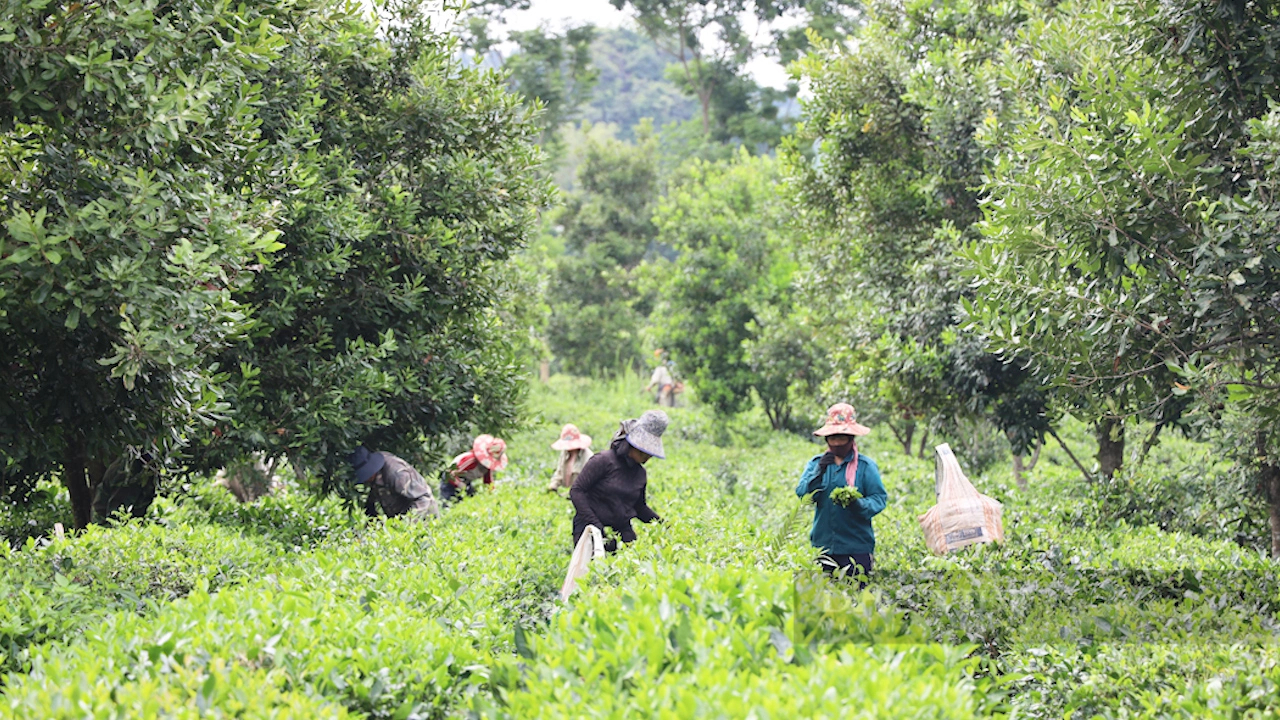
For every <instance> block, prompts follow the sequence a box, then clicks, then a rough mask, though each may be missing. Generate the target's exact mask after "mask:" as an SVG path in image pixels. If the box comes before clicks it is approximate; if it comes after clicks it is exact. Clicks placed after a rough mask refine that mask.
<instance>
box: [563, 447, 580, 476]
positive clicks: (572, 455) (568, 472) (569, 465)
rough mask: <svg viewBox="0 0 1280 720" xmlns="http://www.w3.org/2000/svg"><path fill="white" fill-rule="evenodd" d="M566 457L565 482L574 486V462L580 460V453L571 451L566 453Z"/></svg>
mask: <svg viewBox="0 0 1280 720" xmlns="http://www.w3.org/2000/svg"><path fill="white" fill-rule="evenodd" d="M564 455H565V458H564V481H565V482H567V483H569V484H570V485H572V484H573V461H574V460H576V459H577V458H578V451H577V450H570V451H568V452H566V453H565V454H564Z"/></svg>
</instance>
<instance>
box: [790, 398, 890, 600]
mask: <svg viewBox="0 0 1280 720" xmlns="http://www.w3.org/2000/svg"><path fill="white" fill-rule="evenodd" d="M869 432H871V430H870V429H869V428H867V427H866V426H865V425H861V424H859V423H858V414H857V413H856V412H855V411H854V409H853V406H851V405H848V404H846V403H836V404H835V405H832V406H831V407H830V408H827V422H826V424H825V425H823V426H822V427H820V428H818V429H817V430H815V431H814V433H813V434H814V435H816V436H818V437H825V438H826V440H827V452H825V453H823V454H821V455H815V456H814V457H813V459H812V460H810V461H809V464H808V465H806V466H805V468H804V473H802V474H801V476H800V484H799V485H797V486H796V495H799V496H801V497H804V496H805V495H808V494H809V493H813V501H814V508H813V529H812V530H810V532H809V541H810V542H812V543H813V546H814V547H816V548H818V549H819V550H821V551H822V555H821V556H820V557H819V558H818V562H819V563H820V564H821V565H822V567H823V569H824V570H826V571H827V572H828V573H836V572H839V573H841V574H844V575H847V576H850V577H853V576H862V578H863V580H861V581H860V584H859V587H863V586H865V585H866V580H865V578H867V577H869V576H870V575H871V569H872V566H873V564H874V562H875V550H876V535H875V531H874V530H873V529H872V527H871V518H873V517H875V516H876V515H878V514H879V513H880V512H881V511H882V510H884V508H885V504H886V503H887V502H888V499H889V494H888V493H887V492H885V489H884V484H883V483H881V482H880V468H879V467H877V466H876V463H875V461H874V460H872V459H871V458H869V457H867V456H865V455H861V454H860V453H859V452H858V445H857V441H856V438H857V437H859V436H862V435H866V434H867V433H869ZM839 488H853V489H855V490H856V491H857V493H856V494H855V497H853V498H848V497H847V496H846V497H845V498H841V497H840V495H842V494H845V491H842V492H841V493H838V494H837V497H836V498H835V499H833V498H832V493H833V492H835V491H836V490H837V489H839ZM858 495H860V497H857V496H858Z"/></svg>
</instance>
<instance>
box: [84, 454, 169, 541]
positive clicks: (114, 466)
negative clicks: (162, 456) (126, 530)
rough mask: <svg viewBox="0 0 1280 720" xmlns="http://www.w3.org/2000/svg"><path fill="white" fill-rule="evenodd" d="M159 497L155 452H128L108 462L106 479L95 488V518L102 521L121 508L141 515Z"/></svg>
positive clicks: (103, 477)
mask: <svg viewBox="0 0 1280 720" xmlns="http://www.w3.org/2000/svg"><path fill="white" fill-rule="evenodd" d="M155 499H156V468H155V467H153V465H152V463H151V455H149V454H147V453H143V454H142V455H141V456H140V457H129V456H128V455H126V456H124V457H121V458H119V459H117V460H116V461H115V462H113V463H111V464H110V465H108V466H107V470H106V472H104V473H103V474H102V480H101V482H99V483H98V485H97V486H96V487H94V489H93V511H92V512H93V514H92V518H93V522H95V523H98V524H102V523H104V522H106V521H107V520H109V519H110V518H111V516H112V515H114V514H115V513H116V511H118V510H123V511H125V512H127V513H128V514H129V515H130V516H132V517H136V518H140V517H143V516H145V515H146V514H147V509H148V508H150V507H151V503H152V502H153V501H154V500H155Z"/></svg>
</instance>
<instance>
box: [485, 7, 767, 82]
mask: <svg viewBox="0 0 1280 720" xmlns="http://www.w3.org/2000/svg"><path fill="white" fill-rule="evenodd" d="M505 20H506V27H507V29H509V30H529V29H532V28H535V27H537V26H538V25H539V24H541V23H546V24H547V25H549V26H550V27H552V28H555V29H560V28H563V27H565V26H573V25H585V24H587V23H590V24H592V25H598V26H600V27H610V28H614V27H619V26H622V25H626V24H628V23H630V22H631V15H630V14H629V13H625V12H622V11H620V10H615V9H614V7H613V6H612V5H610V4H609V0H533V3H532V5H531V6H530V8H529V9H528V10H520V11H515V10H513V11H510V12H507V13H506V17H505ZM743 22H744V26H745V29H746V30H747V32H749V33H750V32H754V31H755V30H756V23H755V18H753V17H744V18H743ZM747 72H748V73H750V74H751V76H752V77H753V78H755V80H756V82H758V83H760V84H761V85H769V86H771V87H775V88H778V89H782V88H785V87H786V85H787V71H786V70H784V69H783V67H782V66H781V65H779V64H778V63H777V62H775V61H774V60H772V59H770V58H765V57H757V58H755V59H753V60H752V61H751V62H750V63H748V64H747Z"/></svg>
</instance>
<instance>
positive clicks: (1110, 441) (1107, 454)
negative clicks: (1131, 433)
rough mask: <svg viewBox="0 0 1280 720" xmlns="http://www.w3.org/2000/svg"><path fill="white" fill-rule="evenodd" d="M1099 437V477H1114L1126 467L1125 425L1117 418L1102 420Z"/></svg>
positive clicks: (1098, 425)
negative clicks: (1122, 467) (1117, 471)
mask: <svg viewBox="0 0 1280 720" xmlns="http://www.w3.org/2000/svg"><path fill="white" fill-rule="evenodd" d="M1096 431H1097V436H1098V476H1099V477H1104V478H1110V477H1113V476H1114V475H1115V474H1116V470H1119V469H1120V468H1121V466H1123V465H1124V424H1123V423H1122V422H1121V421H1120V420H1117V419H1116V418H1102V419H1101V420H1099V421H1098V424H1097V426H1096Z"/></svg>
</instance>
